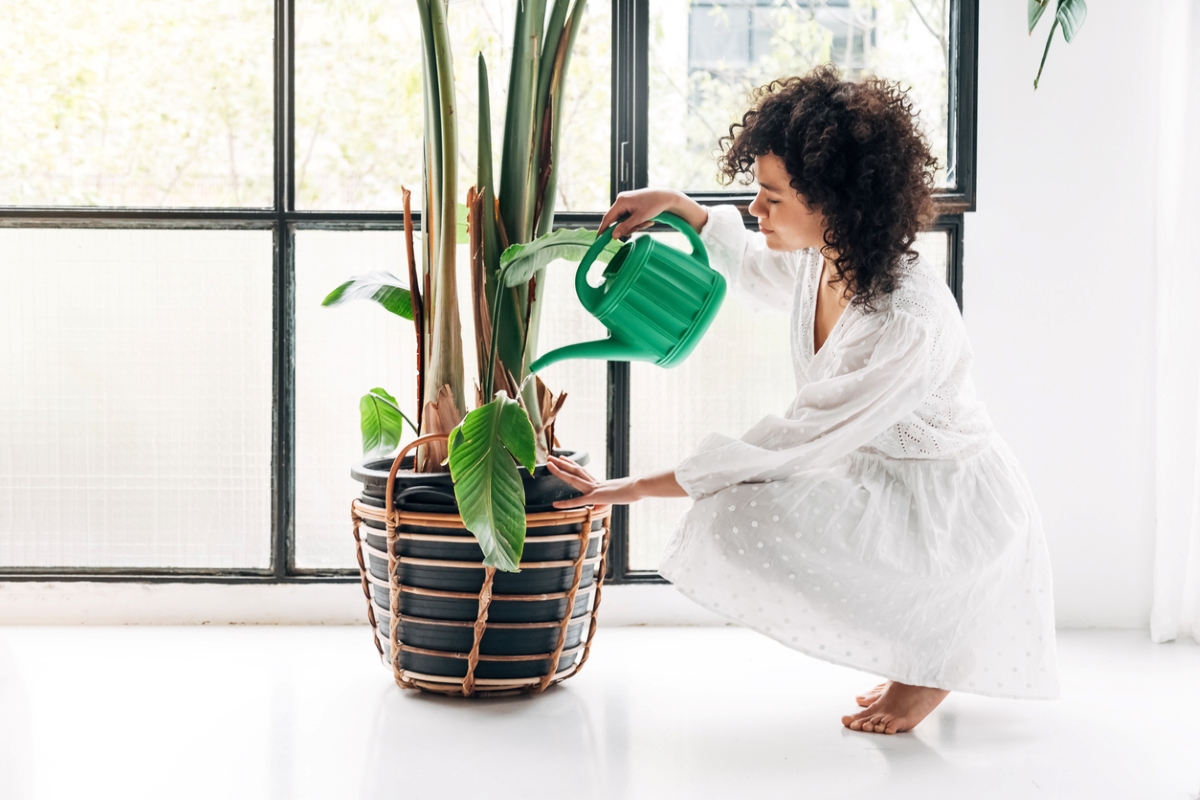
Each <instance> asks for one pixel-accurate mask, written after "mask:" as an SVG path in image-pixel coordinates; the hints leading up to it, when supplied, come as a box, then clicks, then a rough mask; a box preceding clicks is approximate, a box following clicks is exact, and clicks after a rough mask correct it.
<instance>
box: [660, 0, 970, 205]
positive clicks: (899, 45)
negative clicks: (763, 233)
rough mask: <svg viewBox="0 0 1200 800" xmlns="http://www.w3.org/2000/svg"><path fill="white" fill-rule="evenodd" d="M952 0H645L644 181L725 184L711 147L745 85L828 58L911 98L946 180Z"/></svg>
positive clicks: (744, 97) (696, 187) (738, 105)
mask: <svg viewBox="0 0 1200 800" xmlns="http://www.w3.org/2000/svg"><path fill="white" fill-rule="evenodd" d="M950 2H951V0H910V1H909V2H892V1H891V0H888V1H885V2H879V0H812V1H811V2H809V1H808V0H805V1H804V2H797V0H727V1H725V0H693V1H692V2H684V0H650V103H649V113H650V126H649V156H650V158H649V165H650V166H649V181H650V185H651V186H663V187H670V188H674V189H681V190H686V191H722V190H725V191H730V190H735V189H742V190H744V188H743V187H741V186H739V185H736V184H735V185H733V186H728V187H725V186H721V185H720V184H719V183H718V181H717V169H716V161H715V158H714V153H715V151H716V150H717V149H718V140H719V139H720V137H722V136H725V135H727V134H728V133H729V125H730V123H732V122H734V121H735V120H740V118H741V115H742V114H743V113H744V112H745V111H746V107H747V104H748V92H749V90H751V89H752V88H754V87H756V86H759V85H762V84H765V83H768V82H770V81H772V80H774V79H776V78H780V77H786V76H789V75H800V74H803V73H805V72H807V71H808V70H810V69H812V68H813V67H815V66H817V65H818V64H822V63H826V62H832V63H834V64H837V65H838V66H839V67H841V68H842V72H843V75H845V76H847V77H848V78H857V77H859V76H861V75H865V74H875V75H879V76H880V77H883V78H887V79H889V80H898V81H900V82H901V83H902V84H903V85H904V86H906V87H911V93H910V97H911V98H912V100H913V103H914V105H915V106H916V108H917V109H918V110H919V111H920V112H921V117H920V120H921V123H922V124H923V127H924V130H925V132H926V134H927V136H928V137H929V140H930V145H931V146H932V148H933V152H934V155H935V156H937V158H938V160H939V162H940V163H941V166H942V171H941V172H940V173H939V178H938V179H939V182H942V183H944V182H945V177H946V174H947V173H946V166H947V163H946V156H947V141H948V139H947V118H948V110H949V102H948V100H949V83H948V72H947V63H948V61H947V47H948V41H949V40H948V33H947V31H949V9H950Z"/></svg>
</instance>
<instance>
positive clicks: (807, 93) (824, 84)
mask: <svg viewBox="0 0 1200 800" xmlns="http://www.w3.org/2000/svg"><path fill="white" fill-rule="evenodd" d="M750 99H751V108H750V110H749V111H747V112H746V113H745V115H744V116H743V117H742V121H741V122H740V123H736V122H735V123H734V124H733V125H730V126H729V135H728V136H723V137H721V140H720V143H721V147H722V153H721V155H720V158H719V160H718V166H719V169H720V172H721V174H722V177H723V178H724V181H723V182H724V183H730V182H732V181H733V180H734V179H735V178H737V177H738V176H739V175H740V176H742V178H743V180H742V183H744V184H749V183H751V182H752V181H753V175H754V173H753V172H752V171H751V167H753V165H754V159H755V157H756V156H761V155H766V154H774V155H777V156H779V157H780V158H781V159H782V160H783V163H784V166H785V167H786V168H787V172H788V176H789V177H790V178H791V186H792V188H793V189H795V190H796V191H797V192H799V193H800V195H801V196H802V197H803V198H804V200H805V202H806V203H807V204H808V205H809V206H810V207H815V208H816V209H818V210H820V212H821V213H822V214H824V215H825V219H826V221H827V224H828V228H827V230H826V232H825V244H826V245H827V246H828V247H829V248H832V250H833V251H834V252H836V253H837V254H838V255H837V257H836V258H831V259H830V261H831V262H832V264H833V267H834V270H835V271H836V272H837V277H836V278H833V279H832V280H831V281H830V284H831V285H832V284H833V283H836V282H837V281H839V280H841V279H842V278H843V277H846V278H847V280H846V289H845V292H846V293H847V294H849V293H850V292H851V290H852V289H853V291H854V292H855V297H854V301H853V302H854V303H855V304H856V305H861V306H865V307H866V309H867V310H869V311H874V310H875V306H874V302H875V301H876V300H877V299H878V298H879V297H880V295H882V294H891V292H893V291H894V290H895V288H896V284H897V279H898V277H899V271H900V267H901V263H902V262H903V261H905V260H907V259H912V258H915V257H916V251H915V250H914V249H913V242H914V241H915V240H916V235H917V231H918V230H919V229H920V228H921V227H923V226H925V225H928V224H929V223H930V222H932V221H933V220H934V219H935V218H936V216H937V213H936V209H935V207H934V204H933V185H934V171H935V170H936V168H937V159H935V158H934V157H933V155H932V154H931V153H930V151H929V143H928V142H927V141H926V139H925V137H924V135H923V134H922V133H921V130H920V128H919V127H918V126H917V124H916V121H917V116H918V112H916V111H914V110H913V107H912V103H911V102H910V101H909V99H908V96H907V94H906V93H905V91H904V90H903V89H901V88H900V86H899V84H897V83H893V82H889V81H885V80H881V79H879V78H874V77H871V78H866V79H864V80H862V81H861V82H852V81H844V80H842V79H841V74H840V73H839V72H838V70H837V69H836V68H835V67H833V66H831V65H825V66H821V67H817V68H816V69H814V70H813V71H812V72H810V73H808V74H807V75H804V76H800V77H792V78H781V79H779V80H775V81H772V82H771V83H769V84H767V85H765V86H760V87H759V88H757V89H755V90H754V91H753V92H752V93H751V96H750Z"/></svg>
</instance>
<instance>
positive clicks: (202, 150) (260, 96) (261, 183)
mask: <svg viewBox="0 0 1200 800" xmlns="http://www.w3.org/2000/svg"><path fill="white" fill-rule="evenodd" d="M272 19H273V8H272V4H271V3H269V2H262V0H156V2H153V3H145V2H128V0H89V1H88V2H84V3H81V2H77V0H40V1H39V2H36V3H26V2H6V3H0V53H3V54H4V57H3V67H0V97H3V98H4V115H5V124H4V125H0V204H3V205H101V206H268V205H270V204H271V192H272V169H273V159H272V124H273V122H272V121H273V112H272V102H273V101H272V96H271V87H272V81H273V77H272V75H273V65H272V48H273V44H272V41H273V22H272Z"/></svg>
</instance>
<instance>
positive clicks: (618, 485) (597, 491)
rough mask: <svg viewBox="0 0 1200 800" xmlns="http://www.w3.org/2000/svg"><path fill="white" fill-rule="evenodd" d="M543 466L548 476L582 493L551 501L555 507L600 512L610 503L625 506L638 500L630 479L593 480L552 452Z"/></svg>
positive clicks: (638, 497)
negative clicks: (547, 471) (582, 508)
mask: <svg viewBox="0 0 1200 800" xmlns="http://www.w3.org/2000/svg"><path fill="white" fill-rule="evenodd" d="M547 466H548V467H549V468H550V473H551V474H552V475H554V476H555V477H557V478H559V479H560V480H563V481H565V482H567V483H569V484H570V485H571V486H573V487H574V488H576V489H578V490H579V491H581V492H583V495H582V496H581V497H572V498H569V499H567V500H555V501H554V507H555V508H580V507H582V506H595V507H596V510H597V511H603V510H604V509H606V508H607V507H608V506H610V505H626V504H628V503H633V502H635V501H637V500H641V499H642V496H641V494H640V493H639V492H638V491H637V489H636V486H635V481H634V479H633V478H613V479H611V480H604V481H601V480H597V479H596V478H593V477H592V476H591V475H590V474H589V473H588V471H587V470H585V469H584V468H583V467H581V466H579V465H578V464H576V463H575V462H573V461H567V460H566V459H565V458H559V457H558V456H553V455H552V456H550V458H549V459H548V461H547Z"/></svg>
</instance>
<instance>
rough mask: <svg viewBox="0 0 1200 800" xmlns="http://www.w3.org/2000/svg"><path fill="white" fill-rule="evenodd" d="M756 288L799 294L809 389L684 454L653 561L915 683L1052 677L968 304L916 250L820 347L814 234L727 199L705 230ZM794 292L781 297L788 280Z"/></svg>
mask: <svg viewBox="0 0 1200 800" xmlns="http://www.w3.org/2000/svg"><path fill="white" fill-rule="evenodd" d="M701 238H702V239H703V240H704V242H705V245H706V247H707V248H708V250H709V256H710V261H711V262H712V263H713V266H714V267H715V268H717V269H719V270H721V271H722V272H723V273H725V275H726V277H727V278H728V280H729V283H730V287H731V289H733V290H734V291H736V292H738V294H739V295H740V296H741V297H742V298H743V301H744V302H749V303H750V304H751V305H752V306H757V307H761V308H774V309H776V310H781V311H788V310H790V311H791V312H792V351H793V361H794V363H795V369H796V379H797V386H798V392H797V395H796V398H795V400H794V401H793V402H792V404H791V406H790V407H789V408H788V409H787V411H786V412H785V414H784V415H783V416H775V415H771V416H768V417H766V418H765V419H763V420H762V421H761V422H759V423H758V424H757V425H755V426H754V427H753V428H751V429H750V431H748V432H747V433H746V434H745V435H743V436H742V437H741V438H740V439H731V438H729V437H726V436H723V435H720V434H713V435H711V436H709V437H707V438H706V439H705V440H704V441H703V442H701V444H700V446H699V448H698V449H697V450H696V452H694V453H693V454H692V455H690V456H689V457H688V458H687V459H685V460H684V461H683V462H681V463H680V464H679V465H678V466H677V467H676V471H675V472H676V478H677V479H678V480H679V482H680V484H681V485H682V486H683V487H684V489H685V490H686V491H687V492H688V494H689V496H691V497H692V498H693V499H694V500H695V502H694V503H693V505H692V508H691V509H690V510H689V511H688V513H687V514H685V515H684V517H683V518H682V519H681V520H680V521H679V523H678V524H677V526H676V528H675V530H674V532H673V534H672V536H671V539H670V540H669V542H668V543H667V547H666V550H665V552H664V554H663V558H662V563H661V565H660V567H659V570H660V572H661V573H662V574H663V575H664V576H666V577H667V578H668V579H670V580H671V581H672V582H673V583H674V584H675V586H676V587H677V588H678V589H679V590H680V591H682V592H683V593H684V594H685V595H686V596H688V597H690V598H691V599H692V600H694V601H695V602H697V603H699V604H700V605H702V606H704V607H706V608H709V609H711V610H712V611H714V612H716V613H718V614H720V615H722V616H724V617H726V618H728V619H730V620H733V621H735V622H738V623H740V624H742V625H745V626H747V627H750V628H753V629H755V630H758V631H759V632H761V633H763V634H766V635H767V636H771V637H772V638H775V639H777V640H778V641H780V642H782V643H783V644H785V645H787V646H789V647H792V648H794V649H796V650H800V651H802V652H804V653H807V654H809V655H812V656H815V657H817V658H821V659H824V660H826V661H831V662H834V663H838V664H844V665H846V666H850V667H855V668H857V669H862V670H865V671H868V672H873V673H875V674H878V675H881V676H883V677H886V678H889V679H894V680H899V681H901V682H904V683H909V684H915V685H920V686H932V687H937V688H942V689H950V690H953V691H966V692H973V693H977V694H984V695H993V696H998V697H1017V698H1053V697H1057V696H1058V677H1057V671H1056V655H1055V642H1054V608H1053V598H1052V592H1051V573H1050V564H1049V558H1048V555H1047V552H1046V545H1045V541H1044V537H1043V532H1042V521H1041V517H1040V515H1039V513H1038V510H1037V505H1036V503H1035V502H1034V498H1033V495H1032V492H1031V491H1030V488H1029V485H1028V482H1027V481H1026V479H1025V476H1024V473H1023V472H1022V471H1021V468H1020V466H1019V465H1018V463H1017V460H1016V458H1015V456H1014V455H1013V453H1012V451H1011V450H1010V449H1009V448H1008V446H1007V444H1006V443H1005V442H1004V440H1003V439H1001V438H1000V436H999V434H997V433H996V432H995V430H994V429H993V428H992V425H991V421H990V420H989V418H988V416H987V414H986V412H985V410H984V407H983V404H982V403H980V402H978V401H977V400H976V398H975V392H974V389H973V386H972V384H971V379H970V376H969V366H970V363H971V359H972V356H971V350H970V345H969V343H968V341H967V337H966V331H965V328H964V327H963V323H962V318H961V315H960V314H959V312H958V306H957V304H956V303H955V301H954V298H953V296H952V295H951V294H950V291H949V289H948V288H947V286H946V284H945V282H944V281H942V280H941V279H940V277H939V276H938V275H937V274H936V273H935V272H934V271H933V270H931V269H930V268H929V267H928V266H927V265H926V264H925V263H924V262H916V263H914V264H910V265H908V266H907V267H906V270H905V273H904V275H903V276H902V280H901V282H900V285H899V286H898V288H897V289H896V291H895V292H893V294H892V295H891V296H889V297H886V298H884V300H883V301H882V302H880V303H877V309H878V310H877V311H875V312H864V311H862V310H861V309H859V308H857V307H855V306H854V305H850V306H848V307H847V308H846V310H845V311H844V312H843V314H842V317H841V319H840V320H839V321H838V323H837V325H836V326H835V327H834V329H833V330H832V332H831V333H830V335H829V338H828V339H827V340H826V342H825V343H824V344H823V345H822V347H821V349H820V351H818V352H814V346H813V333H812V331H813V316H814V311H815V307H816V291H817V285H818V282H819V280H820V275H821V271H822V267H823V265H822V262H821V258H820V256H819V254H817V253H816V251H815V250H809V251H800V252H791V253H782V252H773V251H769V250H767V249H766V247H765V244H764V242H763V237H762V236H761V234H752V233H750V232H748V231H746V230H745V228H744V227H743V225H742V222H741V217H740V215H739V214H738V212H737V210H736V209H735V208H734V207H732V206H718V207H715V208H712V209H710V211H709V222H708V224H707V225H706V226H705V228H704V231H703V232H702V234H701ZM781 298H782V300H781Z"/></svg>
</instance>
